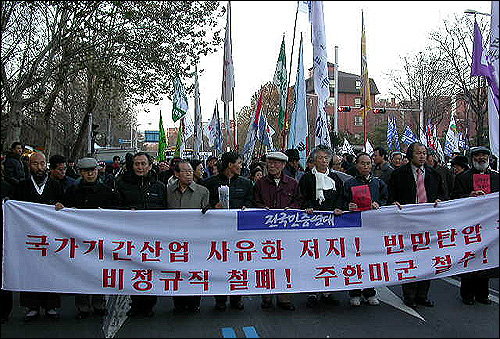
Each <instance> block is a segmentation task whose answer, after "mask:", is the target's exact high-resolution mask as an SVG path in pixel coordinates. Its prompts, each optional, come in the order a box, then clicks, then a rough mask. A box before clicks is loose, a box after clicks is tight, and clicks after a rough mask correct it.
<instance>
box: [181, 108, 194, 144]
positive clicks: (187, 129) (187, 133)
mask: <svg viewBox="0 0 500 339" xmlns="http://www.w3.org/2000/svg"><path fill="white" fill-rule="evenodd" d="M181 120H182V124H183V125H184V141H186V140H187V139H189V138H191V137H192V136H193V135H194V127H195V126H194V123H193V120H191V117H190V116H189V114H186V115H185V116H184V118H182V119H181Z"/></svg>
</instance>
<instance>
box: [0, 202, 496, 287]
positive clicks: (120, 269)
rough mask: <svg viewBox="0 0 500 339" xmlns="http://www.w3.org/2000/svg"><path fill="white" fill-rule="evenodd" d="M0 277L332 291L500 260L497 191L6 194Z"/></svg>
mask: <svg viewBox="0 0 500 339" xmlns="http://www.w3.org/2000/svg"><path fill="white" fill-rule="evenodd" d="M4 222H5V224H4V247H3V248H4V261H5V262H4V270H3V272H2V274H3V286H2V287H3V288H4V289H7V290H13V291H50V292H63V293H88V294H93V293H99V294H133V295H141V294H142V295H148V294H150V295H216V294H266V293H287V292H289V293H298V292H307V291H335V290H347V289H354V288H366V287H372V286H373V287H378V286H383V285H393V284H402V283H407V282H412V281H417V280H422V279H436V278H442V277H446V276H451V275H456V274H460V273H463V272H470V271H476V270H483V269H490V268H494V267H498V261H499V260H498V252H499V246H498V238H499V231H498V193H492V194H488V195H485V196H482V197H478V198H464V199H458V200H452V201H446V202H441V203H439V206H438V207H437V208H434V207H433V205H432V204H420V205H405V206H403V209H402V210H399V209H398V208H397V207H396V206H387V207H382V208H381V209H379V210H370V211H364V212H350V213H344V214H343V215H342V216H340V217H335V216H334V215H333V214H331V213H330V212H322V213H320V212H318V213H314V214H313V215H307V214H306V213H304V212H303V211H298V210H260V209H259V210H257V209H249V210H245V211H240V210H210V211H208V212H207V213H206V214H202V213H201V212H200V211H199V210H162V211H158V210H156V211H137V210H136V211H124V210H104V209H97V210H77V209H71V208H64V209H63V210H60V211H55V209H54V206H48V205H41V204H34V203H27V202H19V201H13V200H11V201H7V202H5V203H4Z"/></svg>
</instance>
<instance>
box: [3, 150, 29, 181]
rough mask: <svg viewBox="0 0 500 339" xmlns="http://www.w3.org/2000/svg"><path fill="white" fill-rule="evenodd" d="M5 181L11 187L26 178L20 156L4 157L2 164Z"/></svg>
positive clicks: (11, 154) (10, 155)
mask: <svg viewBox="0 0 500 339" xmlns="http://www.w3.org/2000/svg"><path fill="white" fill-rule="evenodd" d="M3 166H4V172H5V180H6V181H7V182H8V183H9V184H11V185H18V184H19V183H20V182H21V181H24V180H26V179H27V178H28V174H27V173H26V172H25V169H24V165H23V162H22V160H21V156H20V155H18V154H14V153H9V154H7V156H6V157H5V160H4V163H3Z"/></svg>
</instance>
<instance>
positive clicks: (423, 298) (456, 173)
mask: <svg viewBox="0 0 500 339" xmlns="http://www.w3.org/2000/svg"><path fill="white" fill-rule="evenodd" d="M475 173H482V174H488V175H489V177H490V187H491V192H497V191H498V173H497V172H496V161H495V160H494V158H493V156H492V155H491V152H490V150H489V149H488V148H486V147H482V146H480V147H475V148H472V149H471V150H470V152H468V154H467V156H466V155H463V154H461V153H460V152H455V153H454V154H453V156H452V158H451V161H450V163H448V164H446V163H442V162H441V160H440V157H439V156H438V154H437V153H436V152H435V151H434V150H432V149H429V148H427V147H425V146H424V145H422V144H420V143H418V142H417V143H413V144H412V145H410V146H409V147H408V150H407V151H406V152H404V153H402V152H392V153H390V154H389V153H388V152H387V151H386V150H385V149H384V148H383V147H376V148H375V149H374V151H373V153H372V154H367V153H365V152H357V153H356V154H335V153H334V152H333V151H332V150H331V149H330V147H327V146H323V145H319V146H317V147H315V148H314V149H313V150H312V151H311V153H310V155H309V157H308V158H307V161H306V164H305V166H304V167H302V166H301V164H300V157H299V152H298V151H297V150H295V149H288V150H286V151H284V152H279V151H277V152H269V153H267V154H265V155H262V156H260V157H258V158H254V159H253V160H252V161H251V162H250V163H249V164H245V163H243V159H242V157H241V156H240V155H239V154H238V153H237V152H226V153H223V154H222V155H221V156H219V157H215V156H210V157H209V158H208V159H206V160H205V161H203V160H200V159H183V158H181V157H173V158H171V159H168V160H167V161H156V160H154V159H153V158H152V157H151V156H150V155H149V154H148V153H146V152H138V153H136V154H131V153H128V154H127V155H126V156H125V159H120V157H119V156H115V157H114V158H113V161H112V162H111V163H105V162H103V161H98V160H96V159H95V158H92V157H83V158H81V159H78V160H77V161H75V160H73V159H66V158H65V157H64V156H62V155H58V154H55V155H52V156H51V157H50V158H49V159H46V158H45V155H44V154H43V153H42V152H35V153H32V154H31V155H30V156H29V157H23V145H22V144H21V143H19V142H15V143H13V144H12V145H11V148H10V152H9V153H8V154H7V155H6V157H5V159H2V199H16V200H22V201H30V202H37V203H43V204H53V205H55V206H56V209H62V208H66V207H73V208H117V209H169V208H171V209H180V208H197V209H201V210H204V211H206V210H207V209H210V208H222V207H224V206H223V205H222V203H221V201H219V194H218V188H219V187H220V186H221V185H227V186H228V187H229V208H237V209H245V208H248V207H265V208H277V209H282V208H297V209H303V210H304V211H306V212H307V213H313V211H315V210H316V211H333V212H334V213H335V214H340V213H343V211H354V210H365V209H378V208H380V206H384V205H389V204H396V205H398V206H399V207H400V208H401V206H402V205H405V204H409V203H425V202H433V203H435V204H438V203H439V202H440V201H444V200H449V199H455V198H462V197H466V196H478V195H482V194H485V193H489V192H483V191H478V190H475V189H474V187H473V184H472V180H473V179H472V176H473V174H475ZM424 178H425V180H424ZM363 185H366V186H368V188H369V193H370V195H369V196H370V201H369V204H368V205H367V206H362V205H361V202H360V201H359V200H357V199H356V197H354V196H353V194H354V193H353V192H354V190H353V188H356V187H358V186H363ZM435 206H436V205H435ZM429 288H430V281H429V280H427V281H419V282H415V283H408V284H403V285H402V289H403V296H404V303H405V304H406V305H408V306H410V307H417V306H419V305H420V306H426V307H432V306H433V301H431V300H430V299H429V298H428V291H429ZM460 293H461V298H462V301H463V302H464V304H467V305H472V304H474V303H475V302H480V303H484V304H488V303H490V301H489V299H488V277H486V276H484V275H481V274H480V273H478V272H473V273H468V274H464V275H462V276H461V290H460ZM349 296H350V304H351V305H352V306H360V305H361V304H362V303H363V302H366V303H368V304H370V305H378V304H379V301H378V298H377V296H376V293H375V289H373V288H367V289H363V290H351V291H349ZM272 297H273V296H272V295H265V296H264V295H263V296H262V304H261V306H262V308H263V309H267V308H271V307H273V301H272ZM292 297H293V295H292V294H278V295H276V306H278V307H279V308H281V309H284V310H294V309H295V306H294V304H293V300H292ZM131 299H132V303H131V308H130V310H129V311H128V313H127V314H128V315H129V316H132V317H133V316H139V315H142V316H148V317H150V316H153V314H154V311H153V309H154V306H155V304H156V302H157V297H156V296H132V298H131ZM200 299H201V298H200V297H196V296H193V297H174V298H173V303H174V312H177V313H180V312H199V310H200ZM227 299H228V298H227V296H215V309H216V310H218V311H224V310H225V309H226V303H227ZM321 302H325V303H333V304H335V303H336V302H337V301H336V300H335V298H334V297H333V294H331V293H310V294H308V296H307V306H308V307H313V308H314V307H316V306H317V305H318V304H319V303H321ZM20 303H21V306H24V307H26V314H25V320H26V321H29V320H30V319H34V318H36V317H38V316H40V314H41V312H42V310H43V311H44V314H45V316H46V317H49V318H59V312H58V308H60V306H61V300H60V295H59V294H57V293H45V292H21V294H20ZM105 306H106V305H105V298H104V296H103V295H83V294H78V295H76V296H75V307H76V311H77V312H76V313H77V315H76V316H77V318H78V319H84V318H86V317H88V316H89V314H91V313H92V312H93V313H95V314H98V315H101V316H103V315H105V314H106V312H107V310H106V307H105ZM229 306H230V307H231V308H233V309H237V310H242V309H244V303H243V298H242V296H240V295H231V296H229ZM11 309H12V293H11V292H9V291H4V290H2V322H4V321H5V320H6V319H8V317H9V314H10V313H11Z"/></svg>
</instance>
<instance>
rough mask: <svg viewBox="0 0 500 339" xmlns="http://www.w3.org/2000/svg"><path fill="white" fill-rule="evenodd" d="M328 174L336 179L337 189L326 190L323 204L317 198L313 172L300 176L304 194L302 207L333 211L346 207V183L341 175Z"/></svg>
mask: <svg viewBox="0 0 500 339" xmlns="http://www.w3.org/2000/svg"><path fill="white" fill-rule="evenodd" d="M328 176H329V177H330V178H332V179H333V181H335V190H333V189H331V190H327V191H324V193H323V194H324V196H325V201H323V202H322V203H321V204H320V203H319V201H318V200H317V199H316V177H315V175H314V174H313V173H312V172H306V173H304V175H303V176H302V178H300V181H299V188H300V193H301V194H302V197H303V200H302V208H303V209H306V208H312V209H313V210H318V211H333V210H334V209H336V208H339V209H342V208H343V207H344V197H343V196H344V184H343V182H342V180H341V179H340V178H339V176H338V175H337V174H335V173H332V172H329V174H328Z"/></svg>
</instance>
